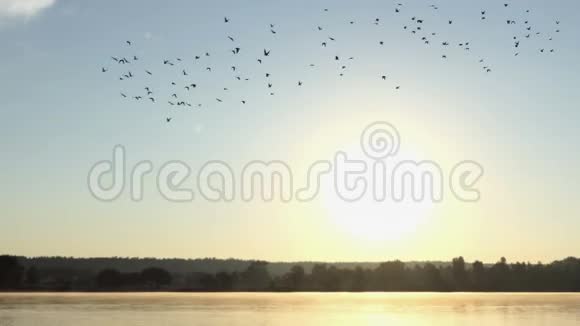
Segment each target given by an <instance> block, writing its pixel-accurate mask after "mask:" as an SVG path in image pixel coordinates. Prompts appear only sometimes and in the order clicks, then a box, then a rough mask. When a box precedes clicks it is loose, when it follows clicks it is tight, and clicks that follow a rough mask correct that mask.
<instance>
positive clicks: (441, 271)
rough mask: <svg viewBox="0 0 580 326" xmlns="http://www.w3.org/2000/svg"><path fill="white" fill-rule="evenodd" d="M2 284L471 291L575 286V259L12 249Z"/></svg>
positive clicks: (579, 267) (579, 281)
mask: <svg viewBox="0 0 580 326" xmlns="http://www.w3.org/2000/svg"><path fill="white" fill-rule="evenodd" d="M0 289H2V290H27V291H31V290H32V291H33V290H44V291H68V290H75V291H160V290H162V291H210V292H220V291H223V292H226V291H279V292H283V291H324V292H332V291H350V292H359V291H437V292H449V291H473V292H484V291H490V292H491V291H493V292H548V291H550V292H579V291H580V259H577V258H572V257H570V258H566V259H564V260H560V261H555V262H552V263H550V264H545V265H544V264H541V263H537V264H530V263H513V264H508V263H507V261H506V259H505V258H501V259H500V260H499V261H498V262H497V263H495V264H488V265H486V264H483V263H482V262H480V261H475V262H473V263H470V264H468V263H466V262H465V261H464V259H463V257H458V258H454V259H453V260H452V261H451V262H449V263H447V264H439V265H436V264H433V263H423V264H418V263H416V264H413V265H409V264H405V263H403V262H401V261H389V262H384V263H380V264H377V265H376V267H372V268H369V267H367V268H365V267H361V266H354V267H352V268H344V267H340V266H336V265H334V264H314V265H313V266H312V267H311V268H310V269H309V270H306V269H305V268H304V267H303V266H302V265H294V266H293V267H291V268H290V269H289V270H288V271H287V272H286V273H284V274H281V275H274V276H273V275H272V274H271V272H270V271H269V263H268V262H264V261H251V262H248V264H247V266H246V268H245V269H243V270H240V271H221V272H217V273H207V272H197V271H192V272H189V273H171V272H170V271H168V270H166V269H164V268H160V267H147V268H144V269H142V270H141V271H139V272H133V271H131V272H126V271H119V270H118V269H115V268H104V269H102V270H100V271H93V272H91V271H86V270H85V271H82V270H67V269H66V268H63V269H59V268H56V267H55V266H53V267H51V268H50V269H48V270H43V269H42V268H37V267H36V266H28V267H24V266H22V265H21V264H20V262H19V259H18V258H17V257H13V256H0Z"/></svg>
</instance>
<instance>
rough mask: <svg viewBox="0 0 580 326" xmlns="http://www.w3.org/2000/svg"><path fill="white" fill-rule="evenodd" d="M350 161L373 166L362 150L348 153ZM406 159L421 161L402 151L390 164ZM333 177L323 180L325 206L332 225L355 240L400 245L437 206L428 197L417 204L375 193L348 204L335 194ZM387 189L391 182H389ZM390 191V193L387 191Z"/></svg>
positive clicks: (409, 199)
mask: <svg viewBox="0 0 580 326" xmlns="http://www.w3.org/2000/svg"><path fill="white" fill-rule="evenodd" d="M347 156H348V158H349V159H355V160H363V161H365V162H367V163H368V164H369V166H371V164H372V160H370V159H369V158H366V157H364V156H363V155H362V154H360V150H357V149H355V150H351V151H347ZM403 160H418V158H417V156H416V155H412V154H411V153H410V152H405V151H401V152H399V153H398V155H397V157H395V158H389V161H388V163H387V164H391V165H394V164H396V163H398V162H400V161H403ZM330 179H332V178H328V179H326V180H324V181H323V185H322V189H321V190H322V194H321V195H322V198H323V206H324V208H325V210H326V212H327V215H328V218H329V219H330V223H331V224H332V225H335V226H336V227H337V229H338V231H339V232H341V233H344V234H346V235H347V236H349V237H353V238H355V240H356V241H363V242H364V241H366V242H370V243H380V242H397V241H402V240H405V239H408V238H411V237H413V236H414V234H415V233H416V232H417V231H418V230H419V228H420V227H421V225H422V224H423V222H424V221H425V220H426V219H427V218H428V216H429V215H430V213H431V211H432V207H433V206H434V203H433V202H432V201H431V200H430V199H428V198H425V199H424V200H421V201H414V200H412V199H411V198H406V199H405V200H403V201H400V202H399V201H395V200H394V199H393V198H392V196H390V195H389V194H387V195H386V196H385V199H384V200H375V198H374V196H373V192H372V190H368V191H367V193H365V195H364V196H363V198H361V199H360V200H358V201H354V202H348V201H345V200H343V199H342V198H340V196H339V195H338V194H337V193H336V189H335V187H334V183H333V182H332V180H330ZM387 179H388V178H387ZM366 180H367V181H368V182H369V184H370V183H372V182H373V175H372V173H370V172H368V173H367V175H366ZM387 189H389V182H388V181H387ZM387 192H388V190H387Z"/></svg>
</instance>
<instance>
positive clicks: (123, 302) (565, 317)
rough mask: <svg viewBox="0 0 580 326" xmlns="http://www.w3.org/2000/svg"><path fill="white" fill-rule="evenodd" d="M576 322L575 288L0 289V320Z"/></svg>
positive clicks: (11, 325) (62, 325)
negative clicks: (22, 291)
mask: <svg viewBox="0 0 580 326" xmlns="http://www.w3.org/2000/svg"><path fill="white" fill-rule="evenodd" d="M45 325H46V326H79V325H89V326H93V325H94V326H97V325H98V326H102V325H119V326H120V325H124V326H125V325H129V326H133V325H139V326H149V325H300V326H307V325H317V326H321V325H526V326H527V325H558V326H566V325H580V294H531V293H530V294H528V293H522V294H519V293H518V294H513V293H510V294H480V293H126V294H125V293H124V294H118V293H99V294H85V293H70V294H68V293H67V294H62V293H55V294H53V293H43V294H0V326H45Z"/></svg>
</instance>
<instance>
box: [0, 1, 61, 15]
mask: <svg viewBox="0 0 580 326" xmlns="http://www.w3.org/2000/svg"><path fill="white" fill-rule="evenodd" d="M55 2H56V0H0V16H1V17H15V18H17V17H21V18H31V17H33V16H34V15H36V14H38V13H39V12H41V11H42V10H44V9H46V8H49V7H50V6H52V5H54V3H55Z"/></svg>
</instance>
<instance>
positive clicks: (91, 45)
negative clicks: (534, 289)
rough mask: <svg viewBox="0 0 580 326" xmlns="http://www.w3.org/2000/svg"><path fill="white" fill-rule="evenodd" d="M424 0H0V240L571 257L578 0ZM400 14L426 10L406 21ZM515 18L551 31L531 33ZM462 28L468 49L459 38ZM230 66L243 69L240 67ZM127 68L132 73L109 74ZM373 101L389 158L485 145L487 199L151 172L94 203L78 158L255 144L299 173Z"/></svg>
mask: <svg viewBox="0 0 580 326" xmlns="http://www.w3.org/2000/svg"><path fill="white" fill-rule="evenodd" d="M504 2H508V3H509V7H508V8H505V7H504V6H503V3H504ZM397 3H402V4H403V6H402V7H400V13H398V14H397V13H395V8H396V7H397ZM433 3H434V4H436V5H437V7H438V9H437V10H435V9H434V8H432V7H430V6H429V4H427V3H425V2H422V1H413V2H412V1H402V0H397V1H384V0H383V1H356V2H355V1H342V0H341V1H315V2H313V1H306V0H304V1H302V0H300V1H261V0H260V1H258V0H250V1H244V2H241V1H185V0H174V1H153V0H125V1H113V0H100V1H88V0H85V1H73V0H0V42H1V43H2V54H1V57H2V60H1V61H0V75H1V76H2V77H1V78H0V113H1V114H2V119H0V151H1V153H2V159H1V160H0V184H1V185H2V186H1V187H0V205H1V207H2V211H1V214H0V252H4V253H9V254H17V255H26V256H40V255H48V256H53V255H64V256H82V257H89V256H90V257H93V256H123V257H125V256H131V257H137V256H138V257H183V258H197V257H219V258H228V257H236V258H246V259H266V260H274V261H299V260H300V261H302V260H323V261H382V260H388V259H401V260H448V259H450V258H452V257H456V256H459V255H462V256H464V257H466V259H468V260H475V259H480V260H484V261H486V262H494V261H497V260H498V259H499V258H500V257H502V256H505V257H507V258H508V260H510V261H531V262H536V261H544V262H550V261H552V260H555V259H560V258H564V257H567V256H574V255H576V256H577V255H578V253H580V237H578V235H577V234H578V230H580V205H579V204H578V201H577V190H576V187H577V185H578V184H580V172H579V170H578V166H579V165H580V164H579V163H580V155H579V151H578V145H577V140H578V139H580V129H579V128H578V125H579V122H580V110H578V103H580V93H579V92H578V85H580V62H579V61H578V57H579V56H578V55H579V54H580V38H579V37H578V31H580V19H578V18H579V17H578V15H579V12H580V3H578V2H577V1H575V0H558V1H549V2H548V1H537V0H533V1H525V2H524V1H507V0H503V1H469V2H466V1H451V0H441V1H435V2H433ZM325 8H326V9H328V11H324V9H325ZM526 9H530V12H529V13H525V10H526ZM482 10H485V11H486V20H482V19H481V11H482ZM224 17H228V18H229V22H228V23H224ZM412 17H417V18H416V19H423V20H424V25H423V26H424V30H423V31H421V32H420V33H418V34H416V35H413V34H411V33H410V30H409V29H410V26H417V23H415V22H413V21H412V20H411V18H412ZM376 18H379V24H378V25H375V24H374V22H375V19H376ZM450 19H452V20H453V23H452V24H449V23H448V20H450ZM506 19H508V20H509V19H513V20H516V22H517V24H514V25H508V24H506ZM524 20H529V22H530V25H531V26H533V30H532V32H531V33H532V34H534V33H535V32H538V31H539V32H541V33H542V34H540V35H539V36H536V35H533V36H532V37H531V38H530V39H529V40H526V39H524V35H525V33H526V32H525V31H524V28H523V27H524V26H523V21H524ZM350 21H354V24H350ZM556 21H559V22H560V24H559V25H556ZM270 24H274V28H273V29H274V30H275V31H276V34H273V33H272V32H271V31H270V29H271V28H270ZM405 25H407V26H409V29H407V30H405V29H403V26H405ZM317 26H321V27H323V30H322V31H319V30H318V29H317ZM556 29H560V32H559V33H555V30H556ZM427 31H428V32H437V35H427V36H428V37H429V39H430V40H431V44H430V45H426V44H424V42H423V41H422V40H421V35H423V34H428V33H427ZM421 33H422V34H421ZM514 35H519V37H520V39H521V45H520V47H519V48H518V49H517V50H516V49H514V40H513V39H512V37H513V36H514ZM227 36H232V37H234V39H235V41H234V42H232V41H230V40H229V39H228V38H227ZM329 37H332V38H334V39H335V41H332V40H330V39H329ZM549 37H552V38H553V39H552V40H551V41H549V40H548V38H549ZM127 40H131V42H132V44H131V45H130V46H129V45H128V44H126V42H125V41H127ZM380 41H383V42H384V44H383V45H380V43H379V42H380ZM445 41H447V42H450V43H451V45H450V46H449V47H447V48H446V47H443V46H442V45H441V43H442V42H445ZM322 42H327V43H328V46H327V47H326V48H325V47H322V46H321V43H322ZM464 42H469V43H470V45H469V47H470V50H469V51H466V50H464V49H463V48H461V47H459V46H457V44H459V43H464ZM235 46H239V47H240V48H241V51H240V53H239V54H238V55H233V54H232V53H231V49H232V48H234V47H235ZM540 48H545V52H544V53H540V52H539V49H540ZM263 49H269V50H270V51H271V54H270V56H268V57H267V58H265V57H263V55H262V52H263ZM550 49H554V52H553V53H550V52H549V50H550ZM516 51H517V52H519V55H518V56H515V55H514V53H515V52H516ZM206 52H209V53H210V57H206V56H205V55H204V54H205V53H206ZM443 54H445V55H446V56H447V59H443V58H442V55H443ZM133 55H136V56H138V58H139V60H138V61H136V62H132V63H131V65H126V66H124V65H119V64H117V63H115V62H114V61H113V60H112V59H111V56H115V57H119V58H122V57H127V58H132V56H133ZM196 55H199V56H201V58H200V59H199V60H198V61H197V62H196V60H194V57H195V56H196ZM335 56H339V57H340V60H339V62H336V60H334V57H335ZM260 57H261V58H262V59H263V60H264V62H263V64H259V63H258V62H257V61H256V59H257V58H260ZM349 57H354V59H353V60H348V59H347V58H349ZM177 58H181V59H182V62H179V63H178V61H177ZM164 59H167V60H171V61H172V62H174V63H175V66H174V67H170V66H168V65H164V64H163V60H164ZM480 59H484V63H480V62H479V60H480ZM310 64H315V66H314V67H310ZM343 64H344V65H347V68H346V69H344V70H343V69H341V67H340V66H341V65H343ZM232 65H235V66H236V67H237V72H236V73H237V74H239V75H240V76H244V77H247V78H249V79H250V80H249V81H244V80H242V81H237V80H235V78H234V76H236V74H235V73H234V72H232V71H231V68H230V67H231V66H232ZM483 65H485V66H488V67H490V69H491V70H492V71H491V72H489V73H486V72H485V71H484V70H483V69H482V66H483ZM205 67H212V71H211V72H208V71H206V70H205ZM102 68H105V69H106V70H107V72H106V73H103V72H102V71H101V69H102ZM145 69H148V70H150V71H151V72H153V76H148V75H146V74H145V73H144V70H145ZM183 69H185V70H187V71H188V76H183V74H182V70H183ZM127 70H131V71H132V72H133V73H134V74H135V77H134V78H131V79H130V80H123V81H121V80H119V77H120V76H122V74H124V73H126V71H127ZM266 73H269V74H271V76H270V77H269V78H268V79H267V78H266V77H265V74H266ZM340 73H343V74H344V75H343V76H340V75H339V74H340ZM383 75H385V76H387V77H388V78H386V80H382V79H381V76H383ZM170 81H176V82H177V83H180V84H185V83H186V82H189V81H192V82H195V83H197V84H198V87H197V89H196V90H195V93H192V94H193V95H190V94H187V93H185V91H184V90H182V89H181V88H182V87H179V89H180V90H179V96H183V97H186V98H187V99H188V101H189V100H190V101H191V102H192V104H193V106H196V104H198V103H200V104H202V107H200V108H198V107H193V108H188V109H185V108H176V107H171V106H170V105H169V104H168V103H167V101H168V100H171V98H170V96H171V94H172V93H173V92H177V91H174V90H173V88H172V86H171V85H170ZM298 81H302V82H303V85H302V86H300V87H299V86H297V82H298ZM268 83H272V84H273V87H272V88H271V89H269V88H268V87H267V84H268ZM145 86H148V87H150V88H151V89H153V90H154V92H155V96H156V97H157V103H155V104H153V103H150V102H148V101H147V99H145V100H142V101H136V100H133V99H131V98H128V99H124V98H122V97H121V95H120V93H125V94H127V95H129V97H131V96H136V94H137V95H143V94H142V93H143V92H144V91H143V88H144V87H145ZM396 86H400V89H399V90H396V89H395V87H396ZM223 88H228V90H227V91H225V90H223ZM270 92H274V93H275V95H269V93H270ZM215 98H220V99H222V101H223V102H221V103H218V102H217V101H216V100H215ZM242 100H244V101H246V102H247V103H246V104H242V103H241V101H242ZM166 118H172V120H171V122H170V123H167V122H166ZM375 121H387V122H389V123H390V124H392V125H393V126H395V127H396V128H397V130H398V132H399V134H400V137H401V145H400V146H401V150H400V156H399V157H398V158H399V159H400V160H403V159H414V160H431V161H434V162H437V163H438V164H439V165H440V166H441V168H442V170H443V171H445V173H447V172H448V171H451V169H452V167H453V166H454V165H455V164H456V163H457V162H461V161H464V160H473V161H476V162H478V163H479V164H480V165H481V166H482V167H483V168H484V170H485V175H484V176H483V177H482V178H481V180H480V181H479V183H478V188H479V190H480V193H481V198H480V200H479V201H478V202H475V203H466V202H462V201H460V200H457V199H455V198H452V196H446V197H445V199H444V200H443V201H442V202H440V203H416V204H414V205H403V204H396V203H380V204H373V203H369V202H363V203H352V204H348V203H344V202H342V201H340V200H338V199H337V198H336V196H335V194H333V192H332V189H331V188H332V187H331V186H328V182H329V181H328V180H326V181H323V185H322V188H321V189H322V190H321V196H320V197H319V198H317V199H316V200H313V201H312V202H308V203H303V202H298V201H296V200H294V201H290V202H288V203H284V202H281V201H273V202H269V203H264V202H262V201H259V200H256V201H251V202H244V201H241V200H235V201H233V202H228V203H223V202H221V203H212V202H208V201H204V200H202V199H199V198H196V200H194V201H193V202H188V203H173V202H168V201H167V200H165V199H164V198H163V197H162V196H161V195H160V194H159V193H158V192H157V191H156V189H155V178H154V176H146V177H145V193H144V199H143V200H142V201H140V202H135V201H132V200H131V197H130V194H129V193H128V192H127V191H125V192H123V194H122V195H121V196H120V198H118V199H117V200H115V201H113V202H102V201H99V200H97V199H95V198H93V197H92V196H91V193H90V191H89V190H88V187H87V175H88V173H89V171H90V169H91V167H92V166H93V165H94V164H95V163H96V162H99V161H102V160H108V159H110V158H111V156H112V152H113V148H114V146H115V145H118V144H119V145H122V146H124V148H125V149H126V154H127V164H128V166H133V165H134V164H136V163H137V162H139V161H143V160H149V161H151V162H152V163H153V166H154V170H155V171H157V170H158V169H159V167H161V166H162V165H163V164H164V163H166V162H169V161H172V160H180V161H183V162H187V163H188V165H190V166H191V167H192V170H194V171H195V170H199V169H200V168H201V166H202V165H203V164H204V163H205V162H208V161H211V160H221V161H224V162H228V164H230V165H231V166H232V168H233V169H234V170H235V171H240V170H241V169H242V168H243V166H244V164H245V163H246V162H249V161H252V160H264V161H269V160H281V161H284V162H286V163H287V164H288V165H289V166H291V167H292V170H293V172H294V173H295V175H298V176H301V178H302V179H305V177H304V176H305V175H306V174H305V173H306V171H307V169H308V166H309V164H311V163H312V162H315V161H317V160H330V159H332V158H333V157H334V154H335V153H336V152H337V151H339V150H342V151H345V152H346V153H349V154H351V155H352V157H357V156H361V155H362V152H361V149H360V146H359V145H358V144H359V138H360V135H361V133H362V131H363V130H364V128H365V127H366V126H368V125H369V124H370V123H372V122H375ZM194 181H195V178H194V177H192V178H190V179H188V182H190V183H191V184H193V183H194ZM325 182H326V183H325Z"/></svg>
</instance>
